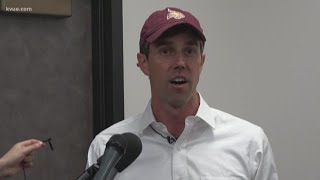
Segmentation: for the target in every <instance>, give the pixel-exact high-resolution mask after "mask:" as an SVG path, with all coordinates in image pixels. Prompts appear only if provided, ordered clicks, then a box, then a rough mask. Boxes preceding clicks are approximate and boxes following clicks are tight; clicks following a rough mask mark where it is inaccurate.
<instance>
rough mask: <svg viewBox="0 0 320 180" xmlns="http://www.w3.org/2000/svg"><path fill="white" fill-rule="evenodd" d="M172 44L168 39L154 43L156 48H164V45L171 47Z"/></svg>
mask: <svg viewBox="0 0 320 180" xmlns="http://www.w3.org/2000/svg"><path fill="white" fill-rule="evenodd" d="M171 44H173V42H171V41H168V40H166V39H160V40H158V41H156V42H154V46H155V47H160V46H163V45H171Z"/></svg>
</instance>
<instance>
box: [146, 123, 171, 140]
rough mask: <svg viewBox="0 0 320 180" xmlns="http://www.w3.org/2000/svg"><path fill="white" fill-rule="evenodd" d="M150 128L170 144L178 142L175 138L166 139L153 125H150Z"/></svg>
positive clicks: (168, 137)
mask: <svg viewBox="0 0 320 180" xmlns="http://www.w3.org/2000/svg"><path fill="white" fill-rule="evenodd" d="M150 127H151V129H152V130H153V131H154V132H155V133H157V134H159V135H160V136H161V137H163V138H164V139H167V141H168V143H169V144H172V143H173V142H176V139H175V138H174V137H171V136H167V137H165V136H164V135H162V134H161V133H159V132H158V131H156V130H155V129H154V128H153V127H152V126H151V124H150Z"/></svg>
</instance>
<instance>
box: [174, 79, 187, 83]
mask: <svg viewBox="0 0 320 180" xmlns="http://www.w3.org/2000/svg"><path fill="white" fill-rule="evenodd" d="M172 82H173V83H180V84H181V83H185V82H186V80H185V79H184V78H176V79H173V80H172Z"/></svg>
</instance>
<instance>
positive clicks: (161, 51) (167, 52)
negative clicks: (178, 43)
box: [159, 48, 172, 55]
mask: <svg viewBox="0 0 320 180" xmlns="http://www.w3.org/2000/svg"><path fill="white" fill-rule="evenodd" d="M159 52H160V54H161V55H170V54H171V53H172V52H171V51H170V49H168V48H163V49H160V51H159Z"/></svg>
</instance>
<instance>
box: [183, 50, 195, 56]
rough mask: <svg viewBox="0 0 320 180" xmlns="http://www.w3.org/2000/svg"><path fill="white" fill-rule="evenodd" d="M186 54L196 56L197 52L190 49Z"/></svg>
mask: <svg viewBox="0 0 320 180" xmlns="http://www.w3.org/2000/svg"><path fill="white" fill-rule="evenodd" d="M185 53H186V55H189V56H190V55H193V54H196V50H195V49H193V48H188V49H186V51H185Z"/></svg>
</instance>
